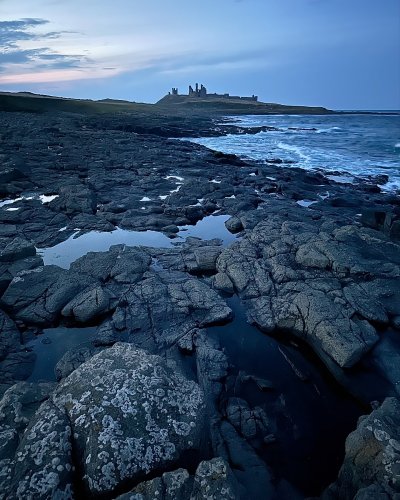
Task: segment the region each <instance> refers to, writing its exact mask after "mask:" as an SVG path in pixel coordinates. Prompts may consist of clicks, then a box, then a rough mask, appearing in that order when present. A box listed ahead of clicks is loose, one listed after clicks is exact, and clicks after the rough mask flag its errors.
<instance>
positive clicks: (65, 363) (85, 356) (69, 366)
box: [54, 346, 102, 381]
mask: <svg viewBox="0 0 400 500" xmlns="http://www.w3.org/2000/svg"><path fill="white" fill-rule="evenodd" d="M101 351H102V348H100V347H94V346H82V347H76V348H75V349H70V350H69V351H67V352H66V353H65V354H64V356H63V357H62V358H61V359H60V361H58V363H57V364H56V366H55V369H54V373H55V375H56V379H57V380H58V381H60V380H61V379H63V378H66V377H68V375H70V374H71V373H72V372H73V371H74V370H76V369H77V368H78V367H79V366H81V364H83V363H85V362H86V361H88V360H89V359H90V358H92V357H93V356H94V355H95V354H98V353H99V352H101Z"/></svg>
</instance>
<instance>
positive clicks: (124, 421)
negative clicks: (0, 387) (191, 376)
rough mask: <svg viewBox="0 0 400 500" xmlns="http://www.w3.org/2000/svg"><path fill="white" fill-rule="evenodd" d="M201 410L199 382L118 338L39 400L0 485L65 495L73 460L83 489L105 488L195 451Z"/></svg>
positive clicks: (24, 492)
mask: <svg viewBox="0 0 400 500" xmlns="http://www.w3.org/2000/svg"><path fill="white" fill-rule="evenodd" d="M7 397H8V399H9V398H10V396H7ZM5 401H6V400H4V401H3V404H5ZM204 415H205V414H204V397H203V393H202V391H201V389H200V387H199V386H198V385H197V384H196V383H195V382H193V381H190V380H188V379H186V378H185V377H183V376H182V375H181V374H180V372H179V369H178V368H177V367H176V366H169V365H167V364H166V363H165V361H163V359H162V358H160V357H158V356H152V355H149V354H146V353H145V352H144V351H140V350H137V349H135V348H134V347H133V346H131V345H127V344H116V345H114V346H113V347H112V348H110V349H107V350H105V351H102V352H100V353H98V354H96V355H95V356H93V357H92V358H91V359H89V360H88V361H87V362H85V363H84V364H82V365H80V366H79V367H78V368H77V369H76V370H75V371H73V372H72V373H71V374H70V375H69V376H68V377H67V378H65V379H63V380H62V382H61V383H60V384H59V385H58V386H57V388H56V390H55V391H54V392H53V393H52V394H51V396H50V398H49V399H48V401H46V402H44V403H43V404H42V405H41V406H40V408H39V409H38V410H37V412H36V413H35V414H34V416H33V417H32V418H31V420H30V423H29V426H28V428H27V430H26V431H25V433H24V435H23V438H22V440H21V442H20V443H19V444H18V446H17V448H16V450H15V456H13V459H10V458H8V461H7V464H6V465H7V470H6V471H5V473H4V483H3V489H2V491H9V494H8V498H10V497H14V496H17V497H24V498H29V497H30V496H37V497H38V498H49V497H50V496H51V495H53V496H54V495H55V496H57V495H59V497H60V498H64V497H67V493H68V492H70V491H71V481H72V468H73V466H77V467H79V469H80V470H82V471H83V483H84V486H85V488H86V490H87V492H90V494H92V495H97V494H105V493H107V494H110V493H111V492H112V491H113V490H114V489H115V488H117V487H120V486H121V485H123V484H125V483H129V481H131V482H134V481H138V480H139V479H141V478H143V477H144V476H145V475H146V474H148V473H150V472H153V471H156V470H160V469H163V468H165V467H169V466H171V465H173V464H177V463H179V461H180V460H183V457H184V455H185V453H188V452H190V451H191V450H192V451H193V452H195V453H200V450H201V449H202V441H203V438H204V435H203V433H204V424H205V422H204ZM12 425H13V424H12V422H11V423H10V425H9V429H10V430H9V431H8V433H9V434H10V439H11V437H12V436H11V434H13V433H14V431H13V428H12ZM14 425H15V423H14ZM94 430H95V432H93V431H94ZM13 435H14V434H13ZM72 448H74V450H76V454H75V457H76V458H75V459H78V460H79V464H76V463H74V462H73V460H74V459H73V457H72V456H71V450H72ZM8 456H10V453H8Z"/></svg>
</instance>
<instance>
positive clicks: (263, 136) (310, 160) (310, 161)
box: [190, 112, 400, 191]
mask: <svg viewBox="0 0 400 500" xmlns="http://www.w3.org/2000/svg"><path fill="white" fill-rule="evenodd" d="M224 123H225V124H227V123H232V124H234V125H237V126H240V127H241V128H247V127H259V126H268V127H274V130H268V131H266V132H259V133H258V134H239V135H236V134H235V135H233V134H232V135H227V136H223V137H207V138H197V139H190V140H191V141H194V142H196V143H198V144H202V145H204V146H206V147H208V148H210V149H213V150H217V151H222V152H224V153H233V154H236V155H239V156H240V157H243V158H251V159H253V160H259V161H265V160H267V161H268V160H272V159H277V158H279V159H282V160H285V161H286V162H288V163H285V167H288V166H289V167H290V166H293V167H300V168H304V169H307V170H323V171H325V172H327V173H328V175H329V174H332V175H333V176H334V177H333V179H334V180H337V181H339V182H357V179H358V178H360V177H368V176H376V175H382V174H385V175H387V176H388V182H385V183H383V185H382V186H381V187H382V190H384V191H397V190H400V113H399V112H396V113H393V114H386V113H379V112H376V113H368V114H364V113H360V114H357V113H352V114H345V113H343V114H335V115H321V116H318V115H268V116H259V115H258V116H256V115H246V116H231V117H228V122H226V121H225V122H224ZM338 174H339V175H338Z"/></svg>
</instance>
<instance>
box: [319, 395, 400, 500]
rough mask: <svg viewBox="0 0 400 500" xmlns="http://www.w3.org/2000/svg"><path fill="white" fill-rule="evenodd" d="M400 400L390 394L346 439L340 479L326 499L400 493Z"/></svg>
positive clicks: (379, 496)
mask: <svg viewBox="0 0 400 500" xmlns="http://www.w3.org/2000/svg"><path fill="white" fill-rule="evenodd" d="M399 429H400V402H399V400H398V399H395V398H387V399H385V401H384V402H383V404H382V406H381V407H380V408H378V409H376V410H374V411H373V412H372V413H371V414H370V415H368V416H364V417H361V418H360V420H359V422H358V425H357V429H356V430H355V431H354V432H352V433H351V434H350V435H349V436H348V438H347V439H346V454H345V458H344V462H343V465H342V467H341V469H340V471H339V476H338V479H337V481H336V482H335V483H333V484H332V485H331V486H329V488H328V489H327V490H325V492H324V493H323V494H322V497H321V498H322V499H324V500H330V499H334V498H335V499H336V498H340V499H341V498H343V499H347V498H358V499H360V498H361V499H364V498H365V499H367V498H371V495H372V494H373V493H374V494H378V496H376V497H373V498H397V497H398V496H399V495H400V467H399V463H400V433H399Z"/></svg>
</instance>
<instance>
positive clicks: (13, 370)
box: [0, 310, 36, 395]
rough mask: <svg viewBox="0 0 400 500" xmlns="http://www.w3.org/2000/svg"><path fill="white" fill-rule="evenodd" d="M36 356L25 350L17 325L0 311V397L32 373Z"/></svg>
mask: <svg viewBox="0 0 400 500" xmlns="http://www.w3.org/2000/svg"><path fill="white" fill-rule="evenodd" d="M35 358H36V355H35V354H34V353H33V352H27V351H25V350H24V348H23V345H22V344H21V334H20V332H19V331H18V329H17V327H16V325H15V323H14V322H13V321H12V320H11V319H10V318H9V317H8V316H7V314H5V313H4V312H3V311H1V310H0V395H2V394H3V392H4V391H5V390H7V389H8V388H9V387H10V386H11V385H13V384H14V383H15V382H17V381H19V380H25V379H26V378H27V377H29V375H30V374H31V373H32V369H33V364H34V361H35Z"/></svg>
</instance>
